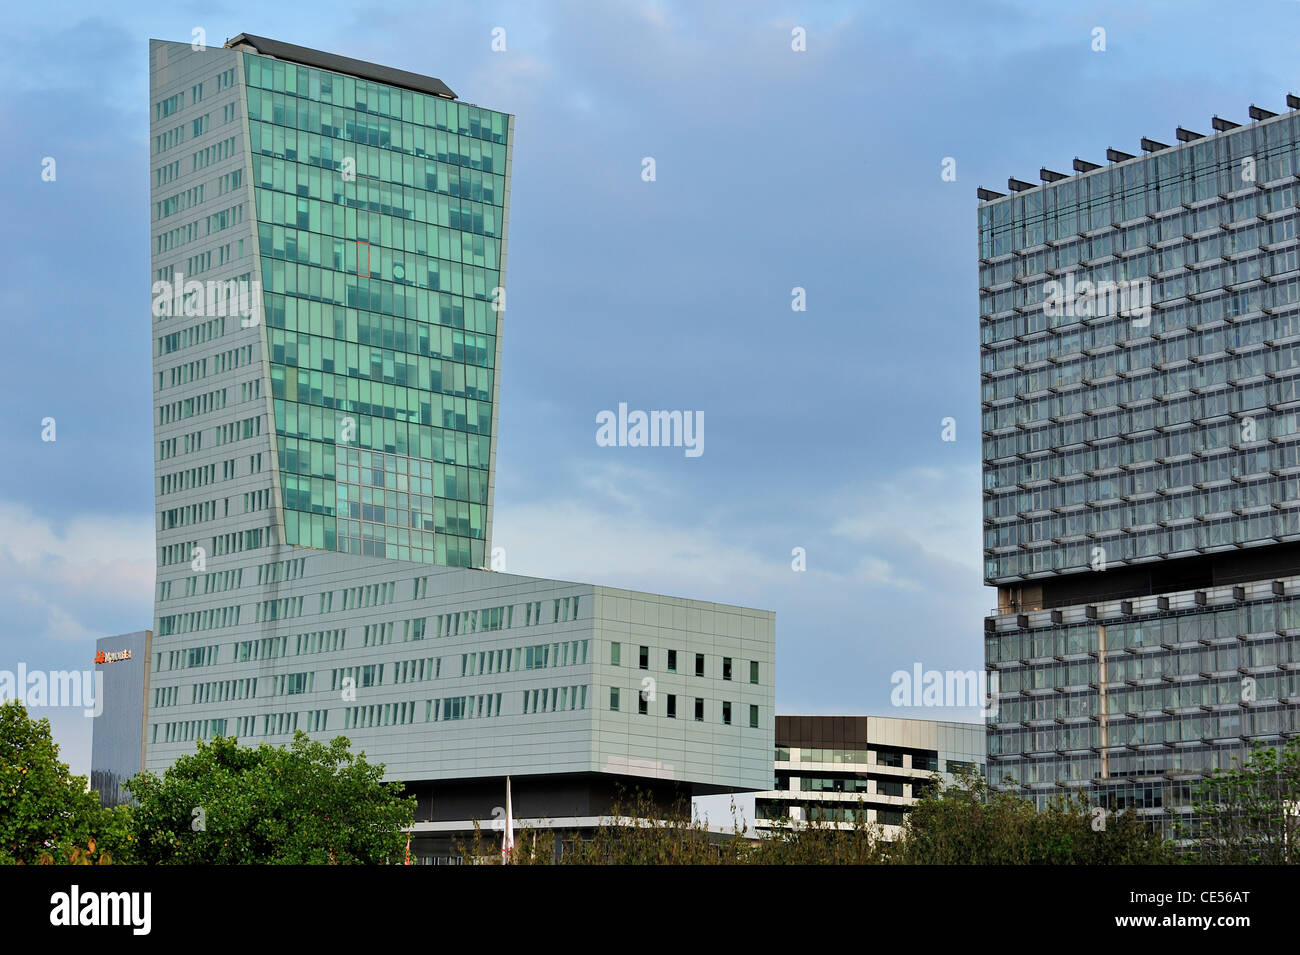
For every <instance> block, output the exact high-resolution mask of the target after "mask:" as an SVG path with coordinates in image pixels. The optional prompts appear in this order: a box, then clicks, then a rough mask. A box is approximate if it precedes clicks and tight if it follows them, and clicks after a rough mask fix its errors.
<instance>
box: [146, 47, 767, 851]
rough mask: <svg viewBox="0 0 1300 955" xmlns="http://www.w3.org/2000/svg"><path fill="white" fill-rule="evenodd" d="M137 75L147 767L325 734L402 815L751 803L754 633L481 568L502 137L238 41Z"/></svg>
mask: <svg viewBox="0 0 1300 955" xmlns="http://www.w3.org/2000/svg"><path fill="white" fill-rule="evenodd" d="M150 80H151V82H150V97H151V99H150V110H151V166H150V173H151V197H150V199H151V236H152V243H153V247H152V263H151V267H152V281H153V283H154V284H153V287H152V291H153V301H154V307H153V315H152V323H153V332H152V338H153V352H154V399H155V400H154V410H155V444H154V452H155V454H154V457H155V462H156V467H155V481H156V488H155V490H156V501H157V511H158V513H157V520H158V523H157V544H158V573H157V593H156V602H155V619H154V638H153V646H152V653H151V655H150V659H149V665H150V684H149V696H148V700H147V701H146V704H147V719H146V734H147V737H146V740H145V743H146V747H147V759H146V766H147V768H149V769H152V770H161V769H163V768H165V767H166V766H167V765H169V764H170V763H171V762H172V761H173V760H175V759H176V758H177V757H178V756H180V755H181V754H182V753H185V752H189V751H191V750H192V749H193V748H194V745H195V741H196V740H198V739H205V738H211V737H212V736H214V735H217V734H225V735H228V736H236V737H239V738H240V739H243V740H246V741H250V742H252V741H258V740H266V741H269V742H272V743H285V742H288V741H289V739H291V737H292V733H293V732H294V731H295V730H302V731H305V732H307V733H308V734H309V735H311V736H313V737H315V738H328V737H332V736H334V735H338V734H340V733H341V734H345V735H347V736H349V737H350V738H351V739H352V740H353V742H354V744H356V745H357V746H359V747H360V748H362V749H364V750H365V751H366V752H367V754H368V755H369V756H370V757H371V758H373V759H375V760H377V761H383V762H384V763H385V764H386V767H387V770H386V771H387V776H388V778H390V779H400V780H403V781H406V782H407V783H408V785H411V786H412V787H413V788H416V789H417V792H419V793H420V796H421V814H420V816H419V818H420V819H421V820H423V821H425V822H436V821H439V820H442V821H446V820H448V818H449V817H448V815H447V813H448V812H454V813H456V814H458V815H457V816H456V818H458V819H461V820H463V819H465V818H491V816H490V810H491V809H492V807H493V806H494V805H495V804H497V803H500V802H501V801H502V794H503V792H504V784H503V777H504V776H506V775H507V774H509V775H511V776H512V777H513V778H514V779H515V782H516V790H515V791H516V800H515V806H516V810H517V813H518V814H520V815H522V816H526V815H527V813H528V811H529V801H530V799H533V800H535V801H536V805H537V806H538V807H539V808H538V810H537V811H538V813H542V812H545V813H551V814H554V813H556V812H562V811H563V810H565V809H566V807H565V806H562V805H559V804H558V803H557V801H556V798H555V794H556V793H559V792H569V793H578V792H579V791H581V792H582V793H585V794H586V795H584V796H581V798H579V797H578V796H574V800H576V802H580V803H582V805H576V804H575V805H574V806H570V807H567V808H568V809H572V810H574V811H573V812H567V813H564V812H562V814H567V815H575V814H578V815H580V814H582V813H584V812H586V811H587V810H589V809H590V810H592V811H595V809H594V808H593V807H596V808H599V806H601V805H603V804H604V801H605V795H606V794H607V793H608V791H609V789H610V783H611V781H613V780H623V781H627V780H629V778H630V779H632V780H634V781H635V780H640V781H658V782H659V783H662V784H663V785H664V786H666V787H669V788H673V789H675V790H685V791H686V792H688V793H689V792H694V791H700V792H719V791H729V790H734V789H758V788H761V787H763V786H766V785H767V783H768V779H769V777H770V767H769V759H770V752H771V746H772V719H773V686H774V679H773V672H772V665H773V658H774V652H773V650H774V640H775V637H774V618H773V615H772V614H771V613H770V612H767V611H760V610H751V609H748V608H743V607H732V606H726V605H721V604H714V603H710V602H706V601H694V600H680V599H676V598H671V597H661V596H658V595H650V594H639V593H633V592H629V591H622V590H617V589H613V588H606V587H597V586H592V585H583V584H574V583H567V582H563V581H554V580H543V579H537V578H528V577H520V576H517V575H509V574H505V573H497V572H494V571H492V570H489V569H488V568H489V566H490V565H491V564H492V563H493V558H492V546H491V541H492V506H493V505H492V499H493V490H494V477H493V476H494V474H495V465H496V434H497V423H498V412H497V404H498V402H497V399H498V395H499V392H500V380H499V377H498V374H497V371H498V369H499V367H500V356H501V330H502V325H503V321H504V291H503V287H504V283H505V279H504V274H505V265H506V235H507V222H508V219H509V210H510V174H511V167H512V162H513V159H512V131H513V117H511V116H510V115H508V114H505V113H501V112H496V111H492V110H487V109H483V108H481V107H477V106H472V105H470V104H467V103H464V102H461V101H459V100H457V99H456V98H455V94H454V93H453V92H452V91H451V90H450V89H448V88H447V86H446V84H444V83H442V82H441V81H439V80H437V79H434V78H433V77H428V76H421V75H417V74H412V73H406V72H404V71H400V70H395V69H392V68H390V67H384V66H379V65H376V64H370V63H363V62H361V61H357V60H351V59H347V58H344V57H339V56H334V55H331V54H326V53H321V52H319V51H315V50H309V49H305V48H302V47H297V46H293V45H290V44H285V43H281V42H278V41H273V40H267V39H265V38H261V37H255V36H251V35H247V34H241V35H240V36H238V37H236V38H235V39H233V40H231V41H229V42H228V43H227V45H226V47H224V48H221V49H217V48H212V49H195V48H194V47H192V46H191V45H190V44H187V43H170V42H165V41H158V40H154V41H151V44H150ZM209 283H211V284H209ZM245 288H246V289H247V290H248V295H247V297H246V300H245V298H239V299H238V301H237V302H235V301H234V300H233V298H232V296H233V295H234V293H235V292H240V293H241V295H242V291H243V290H244V289H245ZM214 289H215V290H214ZM643 648H644V653H642V649H643ZM620 649H621V651H622V654H623V658H622V659H621V660H619V659H618V658H619V650H620ZM670 653H671V654H672V655H673V656H676V655H678V654H680V655H681V659H682V660H683V661H685V660H687V659H689V660H691V661H692V669H691V670H690V672H689V673H688V672H687V671H686V670H685V663H683V669H681V670H677V669H676V668H675V667H670V666H669V655H670ZM629 655H631V656H633V657H634V658H633V659H632V661H631V662H630V663H629V662H628V656H629ZM697 656H698V657H699V658H700V659H702V660H703V661H704V666H703V670H702V672H700V673H699V674H698V675H697V671H696V670H695V669H694V668H693V662H694V660H695V659H696V658H697ZM733 666H734V668H735V674H736V675H735V676H734V678H733V675H732V669H731V668H732V667H733ZM751 667H752V673H753V674H754V679H750V678H749V676H750V673H751ZM642 671H644V672H642ZM742 673H743V676H741V675H740V674H742ZM647 678H648V679H649V680H650V682H649V683H645V682H644V681H645V680H646V679H647ZM647 687H650V688H651V689H649V690H647V689H646V688H647ZM656 687H657V691H656V689H655V688H656ZM670 701H671V704H670ZM670 705H671V706H673V707H675V709H674V711H673V712H669V706H670ZM530 775H536V776H537V777H539V778H541V777H545V778H546V779H548V780H551V781H552V783H553V784H552V785H549V786H541V785H536V784H535V783H536V780H534V785H530V783H529V781H528V777H529V776H530ZM521 777H522V779H521ZM422 782H423V783H430V784H432V783H434V782H437V783H438V784H439V785H438V786H432V785H430V786H427V787H425V788H424V789H419V788H418V787H417V786H416V784H417V783H422ZM453 783H458V784H460V788H459V789H457V790H456V795H455V797H454V798H452V797H450V796H449V797H448V798H446V799H443V800H441V801H440V794H444V793H450V792H451V788H449V787H452V785H453ZM480 783H481V786H480ZM475 787H479V788H475ZM489 792H490V793H491V796H490V797H489V795H488V793H489ZM480 797H481V798H480ZM579 810H581V812H579ZM417 848H418V847H417Z"/></svg>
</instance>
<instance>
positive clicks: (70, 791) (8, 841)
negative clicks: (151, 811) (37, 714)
mask: <svg viewBox="0 0 1300 955" xmlns="http://www.w3.org/2000/svg"><path fill="white" fill-rule="evenodd" d="M128 818H129V810H127V809H125V808H122V807H119V808H117V809H104V808H103V807H101V806H100V804H99V794H98V793H97V792H93V791H91V790H90V789H88V788H87V782H86V777H85V776H73V775H72V773H71V771H70V770H69V769H68V766H67V764H66V763H63V762H60V761H59V747H58V745H57V744H55V742H54V738H53V736H52V735H51V734H50V721H49V720H47V719H42V720H33V719H32V718H31V717H30V716H29V715H28V713H27V708H26V707H24V706H23V705H22V704H21V703H19V702H17V701H11V702H8V703H5V704H3V705H0V863H8V864H13V863H22V864H26V865H34V864H37V863H41V862H45V863H59V864H62V863H69V862H77V863H89V864H101V865H102V864H105V863H108V862H128V861H130V859H131V854H132V853H131V841H130V832H129V829H128V827H127V819H128Z"/></svg>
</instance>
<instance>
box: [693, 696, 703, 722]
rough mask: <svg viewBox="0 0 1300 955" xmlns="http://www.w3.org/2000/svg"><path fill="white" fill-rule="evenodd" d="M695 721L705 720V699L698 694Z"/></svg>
mask: <svg viewBox="0 0 1300 955" xmlns="http://www.w3.org/2000/svg"><path fill="white" fill-rule="evenodd" d="M695 722H697V723H703V722H704V701H703V700H701V699H700V698H699V697H698V696H697V697H696V698H695Z"/></svg>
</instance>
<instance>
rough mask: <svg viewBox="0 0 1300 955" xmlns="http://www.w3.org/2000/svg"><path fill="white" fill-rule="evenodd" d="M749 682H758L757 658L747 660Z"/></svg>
mask: <svg viewBox="0 0 1300 955" xmlns="http://www.w3.org/2000/svg"><path fill="white" fill-rule="evenodd" d="M749 682H750V683H757V682H758V661H757V660H750V661H749Z"/></svg>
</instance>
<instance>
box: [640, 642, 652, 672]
mask: <svg viewBox="0 0 1300 955" xmlns="http://www.w3.org/2000/svg"><path fill="white" fill-rule="evenodd" d="M640 666H641V669H642V670H648V669H650V648H649V647H642V648H641V659H640Z"/></svg>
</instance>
